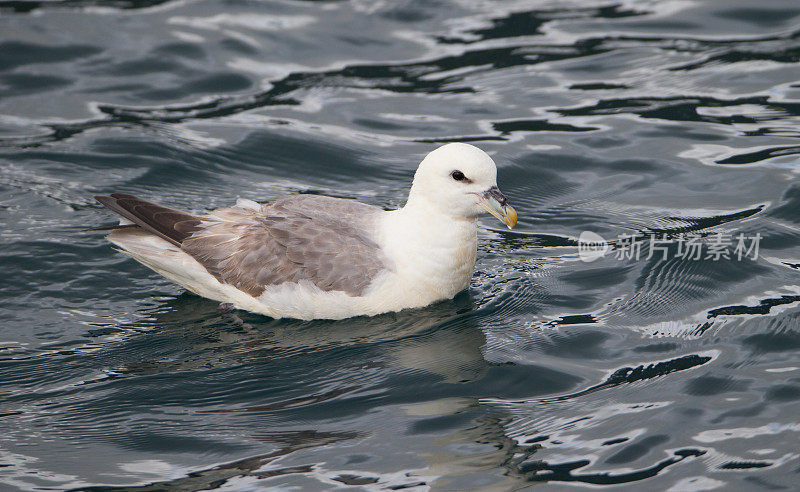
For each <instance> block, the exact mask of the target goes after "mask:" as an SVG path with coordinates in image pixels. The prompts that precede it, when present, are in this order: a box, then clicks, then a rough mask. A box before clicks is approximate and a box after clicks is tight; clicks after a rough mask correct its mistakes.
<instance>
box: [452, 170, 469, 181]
mask: <svg viewBox="0 0 800 492" xmlns="http://www.w3.org/2000/svg"><path fill="white" fill-rule="evenodd" d="M450 176H452V177H453V179H455V180H456V181H466V180H467V177H466V176H464V173H462V172H461V171H453V172H452V173H450Z"/></svg>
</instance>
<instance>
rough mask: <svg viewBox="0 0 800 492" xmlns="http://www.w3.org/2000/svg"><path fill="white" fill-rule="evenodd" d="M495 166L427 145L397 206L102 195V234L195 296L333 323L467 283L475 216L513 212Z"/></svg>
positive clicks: (322, 199) (512, 217) (435, 296)
mask: <svg viewBox="0 0 800 492" xmlns="http://www.w3.org/2000/svg"><path fill="white" fill-rule="evenodd" d="M496 179H497V168H496V167H495V163H494V161H493V160H492V159H491V157H489V156H488V155H487V154H486V153H485V152H483V151H482V150H480V149H478V148H477V147H474V146H472V145H468V144H464V143H450V144H447V145H443V146H441V147H439V148H438V149H436V150H434V151H433V152H431V153H429V154H428V155H427V156H426V157H425V159H423V161H422V162H421V163H420V165H419V167H418V168H417V171H416V173H415V174H414V181H413V183H412V184H411V190H410V192H409V194H408V200H407V201H406V204H405V206H404V207H403V208H400V209H398V210H390V211H385V210H383V209H381V208H379V207H375V206H372V205H367V204H364V203H360V202H357V201H355V200H348V199H343V198H333V197H328V196H318V195H291V196H287V197H284V198H281V199H278V200H275V201H273V202H269V203H256V202H253V201H250V200H243V199H239V200H238V201H237V202H236V205H235V206H233V207H227V208H220V209H217V210H214V211H212V212H208V213H207V214H204V215H194V214H190V213H187V212H182V211H179V210H173V209H170V208H166V207H163V206H161V205H157V204H155V203H150V202H147V201H144V200H142V199H139V198H137V197H135V196H133V195H128V194H124V193H112V194H111V195H109V196H96V197H95V198H96V199H97V200H98V201H99V202H100V203H102V204H103V205H105V206H106V207H108V208H110V209H111V210H113V211H114V212H116V213H118V214H119V215H121V216H122V220H121V222H120V225H119V226H115V227H113V228H112V230H111V232H110V233H109V235H108V236H107V238H108V240H109V241H111V242H112V243H113V244H115V245H116V246H118V247H119V248H120V249H121V250H122V251H123V252H124V253H127V254H128V255H130V256H131V257H133V258H134V259H135V260H137V261H139V262H140V263H142V264H144V265H145V266H147V267H149V268H151V269H153V270H155V271H156V272H158V273H159V274H161V275H163V276H164V277H166V278H168V279H169V280H171V281H173V282H175V283H177V284H179V285H181V286H183V287H184V288H186V289H188V290H190V291H192V292H194V293H195V294H197V295H199V296H203V297H207V298H209V299H214V300H216V301H219V302H221V303H228V304H233V306H234V307H236V308H240V309H245V310H248V311H253V312H256V313H261V314H265V315H267V316H271V317H273V318H283V317H286V318H299V319H320V318H327V319H342V318H348V317H351V316H359V315H376V314H380V313H385V312H390V311H399V310H401V309H406V308H415V307H422V306H426V305H428V304H431V303H433V302H436V301H440V300H444V299H451V298H453V297H454V296H455V295H456V294H457V293H459V292H461V291H462V290H464V289H466V288H467V287H468V286H469V282H470V278H471V277H472V272H473V268H474V267H475V255H476V252H477V228H476V218H477V216H478V215H479V214H481V213H482V212H484V211H488V212H489V213H491V214H492V215H494V216H495V217H497V218H498V219H500V220H501V221H503V222H504V223H505V224H506V225H507V226H508V227H509V228H513V227H514V225H516V223H517V212H516V211H515V210H514V208H513V207H511V206H510V205H508V203H507V201H506V197H505V196H503V194H502V193H501V192H500V190H499V189H498V188H497V181H496Z"/></svg>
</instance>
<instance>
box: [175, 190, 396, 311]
mask: <svg viewBox="0 0 800 492" xmlns="http://www.w3.org/2000/svg"><path fill="white" fill-rule="evenodd" d="M380 213H381V209H380V208H378V207H373V206H371V205H366V204H363V203H359V202H356V201H354V200H345V199H340V198H332V197H326V196H317V195H294V196H289V197H286V198H283V199H280V200H277V201H274V202H271V203H265V204H262V205H261V207H260V210H254V209H251V208H244V207H230V208H224V209H219V210H216V211H214V212H213V213H212V215H211V216H210V217H203V218H202V220H203V222H202V223H201V224H200V225H199V227H197V228H196V229H195V230H194V231H192V232H191V234H190V235H189V237H187V238H186V239H184V240H183V241H182V243H181V248H182V249H183V250H184V251H185V252H187V253H188V254H190V255H191V256H193V257H194V258H195V259H196V260H197V261H198V262H200V263H201V264H202V265H203V266H204V267H205V268H206V269H207V270H208V271H209V272H210V273H211V274H213V275H214V276H215V277H216V278H217V279H218V280H220V281H221V282H223V283H227V284H230V285H233V286H235V287H237V288H238V289H240V290H242V291H244V292H247V293H248V294H250V295H252V296H258V295H260V294H261V293H262V292H263V291H264V289H265V288H266V287H269V286H272V285H279V284H282V283H284V282H301V281H308V282H311V283H312V284H314V285H316V286H317V287H318V288H320V289H322V290H324V291H344V292H346V293H347V294H349V295H351V296H358V295H362V294H363V292H364V290H365V289H366V288H367V287H368V286H369V284H370V283H371V282H372V280H373V279H374V278H375V277H376V276H377V275H378V274H379V273H380V272H381V271H383V270H386V269H387V267H388V265H387V260H386V258H385V256H384V255H383V254H382V253H381V250H380V247H379V246H378V244H377V243H376V240H375V234H374V225H375V223H376V221H377V218H378V216H379V214H380Z"/></svg>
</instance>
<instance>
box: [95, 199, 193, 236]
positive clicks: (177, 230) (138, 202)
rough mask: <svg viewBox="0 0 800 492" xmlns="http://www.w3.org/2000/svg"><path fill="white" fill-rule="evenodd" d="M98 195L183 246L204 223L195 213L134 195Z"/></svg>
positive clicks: (124, 213)
mask: <svg viewBox="0 0 800 492" xmlns="http://www.w3.org/2000/svg"><path fill="white" fill-rule="evenodd" d="M94 198H95V199H96V200H97V201H98V202H100V203H102V204H103V205H105V206H106V207H108V208H109V209H111V210H113V211H114V212H116V213H118V214H119V215H121V216H122V217H124V218H126V219H128V220H130V221H131V222H133V223H134V224H135V225H136V226H138V227H141V228H142V229H144V230H146V231H148V232H150V233H153V234H155V235H157V236H159V237H161V238H163V239H166V240H167V241H169V242H170V243H172V244H174V245H176V246H180V245H181V243H182V242H183V240H184V239H186V238H187V237H189V236H191V235H192V233H193V232H194V231H196V230H197V229H198V228H199V225H200V219H199V218H198V217H195V216H194V215H191V214H188V213H186V212H181V211H180V210H174V209H171V208H167V207H162V206H161V205H157V204H155V203H151V202H148V201H145V200H142V199H141V198H137V197H135V196H133V195H128V194H125V193H112V194H111V195H110V196H104V195H97V196H95V197H94ZM119 227H120V226H116V227H114V229H116V228H119ZM121 227H125V226H121ZM101 230H103V229H102V228H101Z"/></svg>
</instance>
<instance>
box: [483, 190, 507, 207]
mask: <svg viewBox="0 0 800 492" xmlns="http://www.w3.org/2000/svg"><path fill="white" fill-rule="evenodd" d="M485 195H486V196H487V197H492V198H494V199H495V200H497V203H499V204H500V205H502V206H503V207H505V206H506V205H507V204H508V199H507V198H506V196H505V195H504V194H502V193H501V192H500V188H498V187H497V186H492V187H491V188H489V189H488V190H486V193H485Z"/></svg>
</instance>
